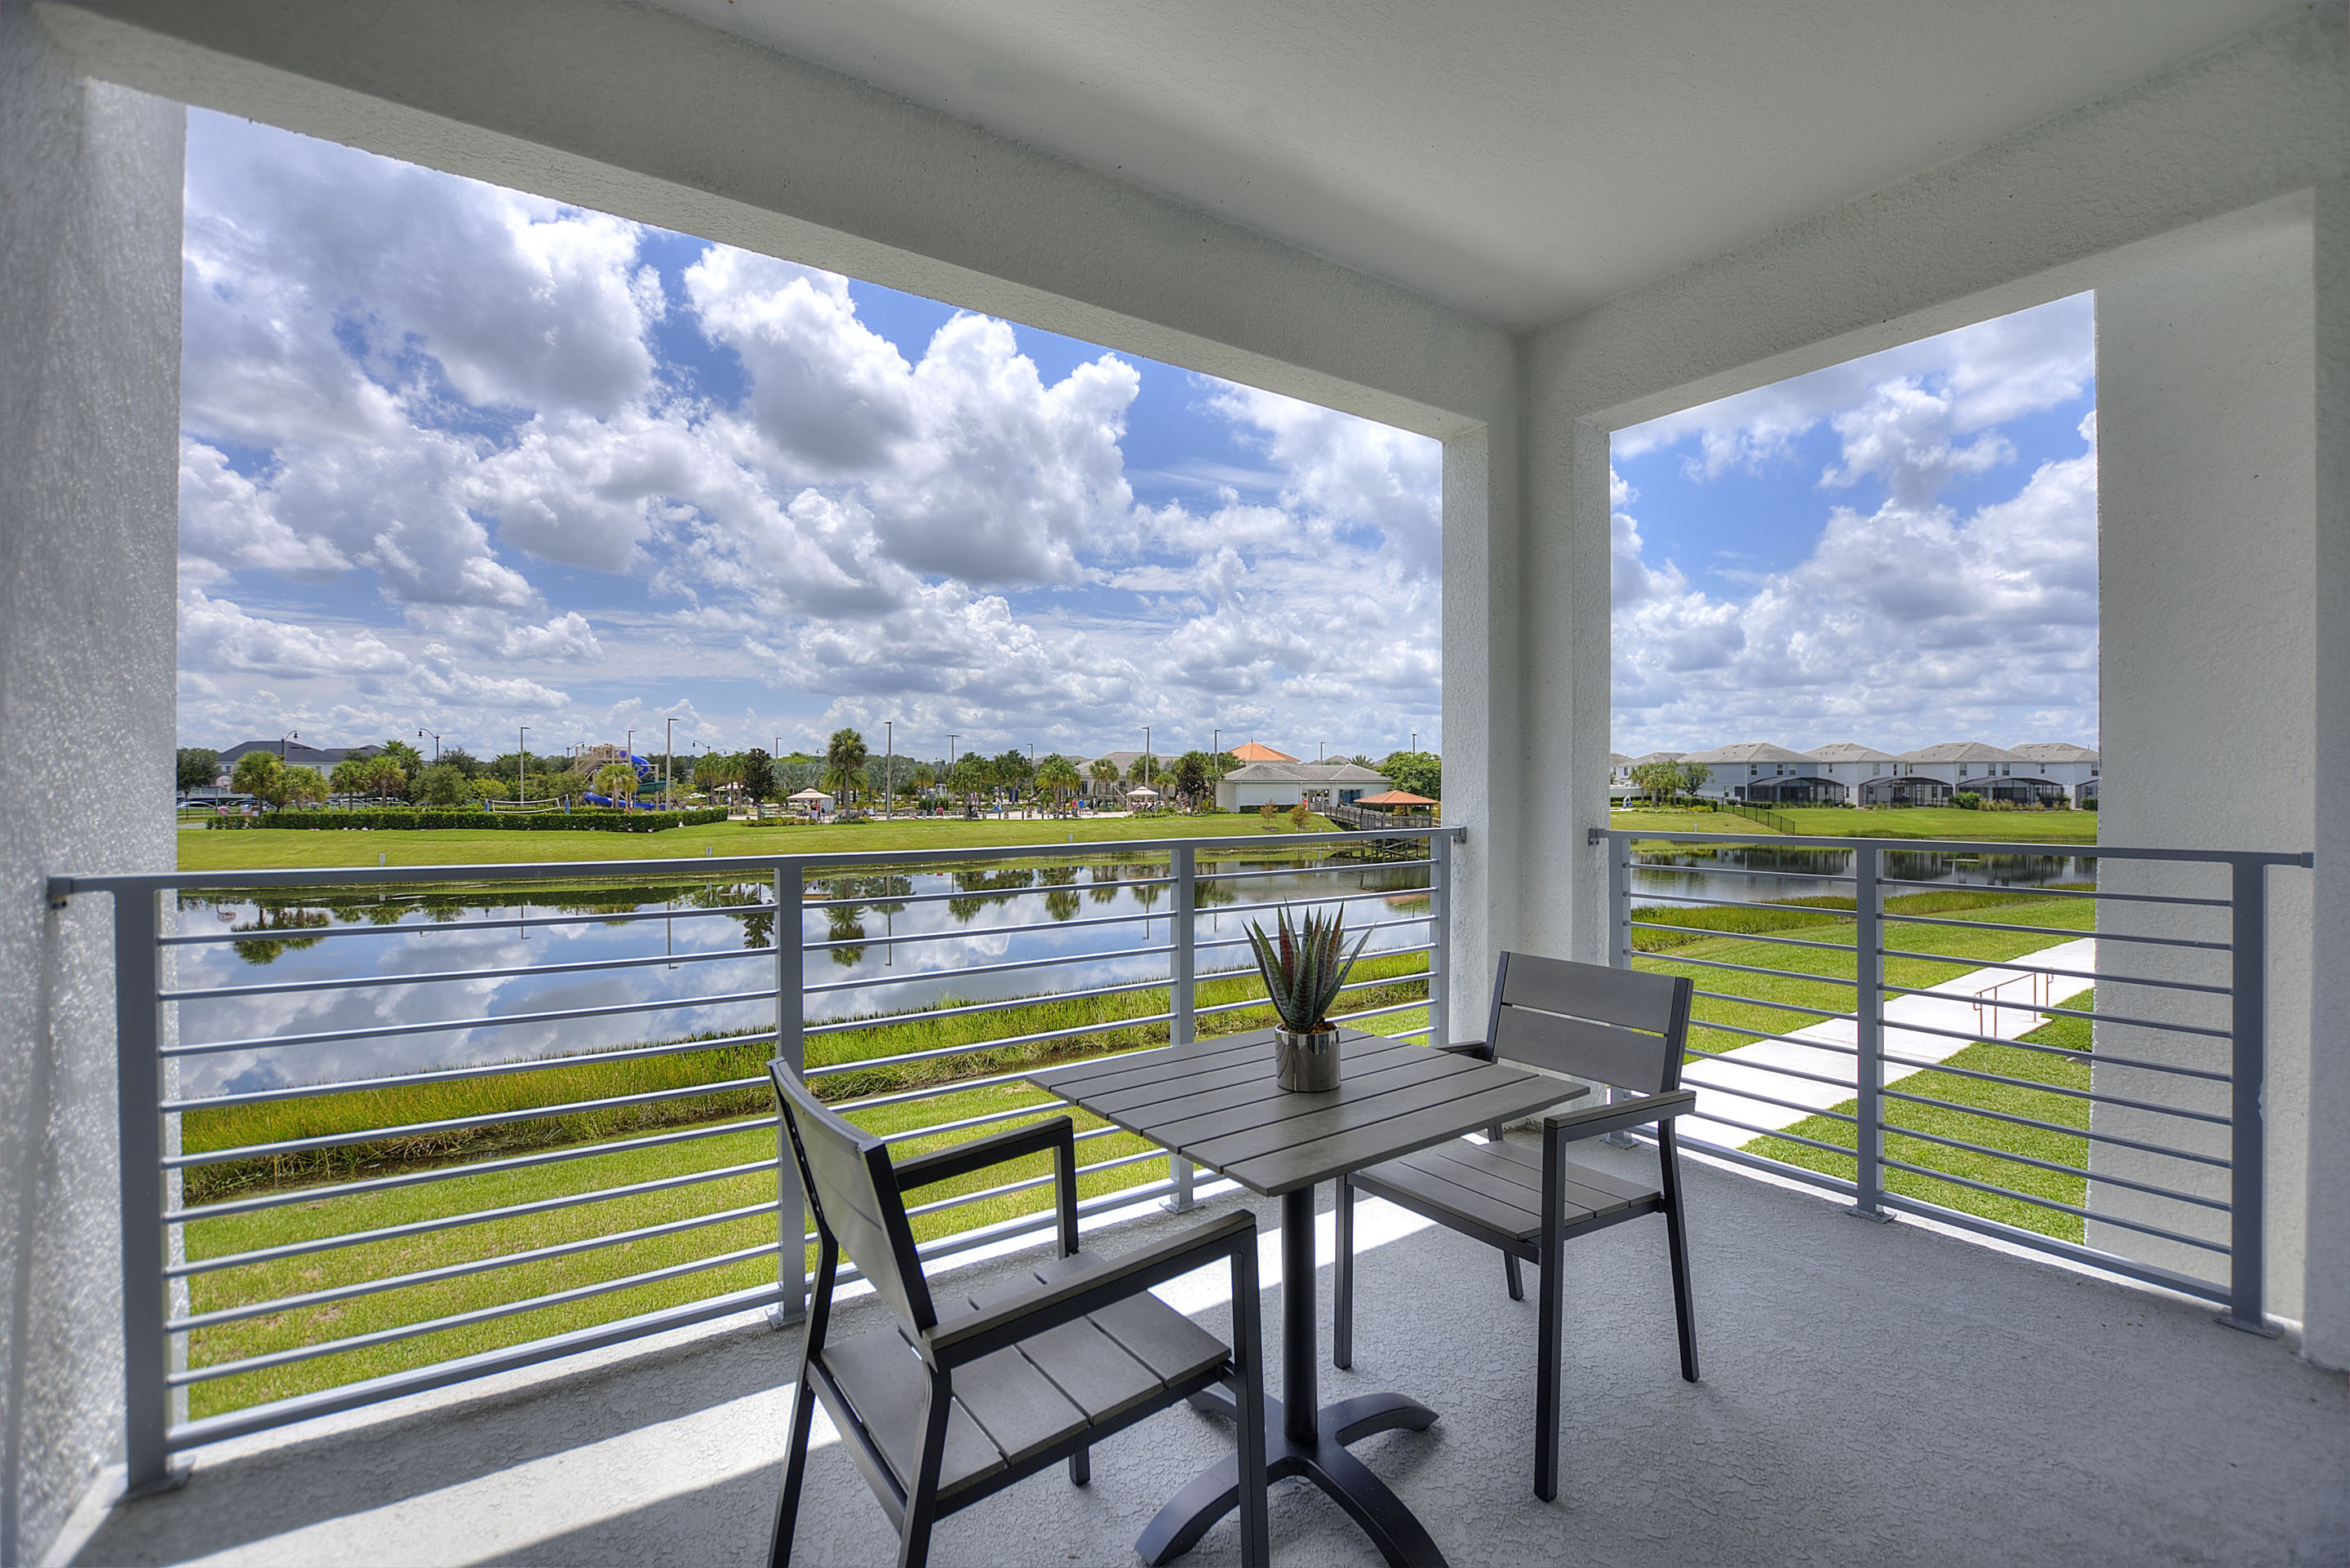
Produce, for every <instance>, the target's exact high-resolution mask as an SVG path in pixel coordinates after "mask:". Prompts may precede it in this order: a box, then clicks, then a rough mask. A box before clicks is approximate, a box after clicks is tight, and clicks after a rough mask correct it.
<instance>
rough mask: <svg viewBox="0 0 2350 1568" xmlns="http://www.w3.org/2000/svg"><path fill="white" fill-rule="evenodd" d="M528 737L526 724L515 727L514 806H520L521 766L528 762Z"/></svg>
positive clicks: (528, 732) (521, 789) (528, 729)
mask: <svg viewBox="0 0 2350 1568" xmlns="http://www.w3.org/2000/svg"><path fill="white" fill-rule="evenodd" d="M529 735H530V726H529V725H528V724H516V725H515V805H521V804H522V799H523V784H522V773H523V764H524V763H526V762H528V761H529V760H530V747H529V746H528V745H527V744H526V743H525V742H527V740H528V738H529Z"/></svg>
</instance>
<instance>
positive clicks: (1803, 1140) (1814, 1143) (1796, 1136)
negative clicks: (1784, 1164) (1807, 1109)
mask: <svg viewBox="0 0 2350 1568" xmlns="http://www.w3.org/2000/svg"><path fill="white" fill-rule="evenodd" d="M1700 1119H1701V1120H1704V1121H1709V1122H1712V1123H1714V1124H1715V1125H1716V1126H1719V1127H1736V1128H1737V1129H1738V1130H1739V1131H1741V1132H1751V1133H1752V1134H1754V1135H1755V1136H1756V1137H1775V1138H1784V1139H1785V1140H1786V1141H1787V1142H1789V1143H1800V1144H1805V1145H1808V1146H1809V1147H1813V1148H1816V1149H1819V1150H1821V1151H1822V1152H1824V1153H1827V1154H1840V1155H1843V1156H1844V1157H1845V1158H1846V1159H1850V1158H1852V1150H1850V1149H1848V1148H1846V1147H1844V1145H1842V1144H1840V1143H1822V1142H1821V1141H1820V1140H1819V1139H1818V1138H1815V1137H1804V1136H1803V1135H1802V1134H1800V1133H1791V1132H1788V1131H1785V1130H1784V1129H1783V1128H1780V1127H1756V1126H1755V1125H1754V1124H1753V1123H1752V1122H1742V1121H1739V1120H1737V1119H1736V1118H1734V1117H1731V1116H1704V1117H1701V1118H1700ZM1679 1142H1680V1144H1681V1146H1682V1147H1685V1148H1686V1147H1695V1148H1706V1149H1729V1148H1731V1147H1733V1146H1731V1145H1729V1144H1710V1143H1708V1142H1706V1141H1705V1140H1704V1139H1702V1138H1694V1137H1690V1138H1682V1139H1680V1140H1679ZM1738 1152H1739V1153H1741V1154H1743V1153H1745V1151H1744V1150H1743V1149H1740V1150H1738ZM1748 1158H1752V1159H1757V1160H1760V1159H1762V1158H1763V1157H1762V1156H1760V1155H1752V1156H1749V1157H1748ZM1765 1163H1767V1164H1768V1165H1769V1166H1770V1167H1771V1168H1774V1169H1775V1168H1777V1166H1778V1162H1777V1161H1776V1160H1771V1161H1767V1162H1765ZM1802 1168H1803V1167H1801V1166H1796V1167H1794V1169H1797V1170H1801V1169H1802ZM1822 1174H1823V1175H1825V1173H1824V1172H1823V1173H1822ZM1826 1179H1828V1180H1831V1181H1833V1180H1835V1178H1834V1177H1827V1178H1826ZM1848 1185H1849V1184H1847V1186H1848Z"/></svg>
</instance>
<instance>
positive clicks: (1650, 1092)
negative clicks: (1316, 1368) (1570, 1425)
mask: <svg viewBox="0 0 2350 1568" xmlns="http://www.w3.org/2000/svg"><path fill="white" fill-rule="evenodd" d="M1690 992H1691V986H1690V981H1688V980H1686V979H1683V978H1679V977H1674V976H1668V975H1659V974H1638V973H1635V972H1633V971H1630V970H1620V969H1609V968H1606V967H1604V966H1602V965H1598V964H1586V963H1573V962H1569V961H1565V960H1563V959H1549V958H1540V957H1536V956H1534V955H1533V954H1529V953H1507V952H1505V953H1503V955H1502V959H1501V963H1500V965H1499V968H1498V970H1497V971H1496V972H1495V974H1494V976H1493V1009H1492V1016H1491V1019H1490V1022H1489V1023H1488V1026H1487V1029H1486V1034H1485V1038H1484V1039H1482V1040H1479V1041H1472V1042H1468V1043H1464V1044H1452V1045H1446V1046H1441V1047H1439V1048H1440V1049H1441V1050H1445V1051H1451V1052H1454V1053H1457V1054H1461V1055H1466V1056H1474V1057H1476V1058H1478V1059H1479V1060H1481V1061H1486V1062H1510V1063H1515V1064H1519V1065H1521V1066H1527V1067H1536V1068H1541V1069H1543V1070H1544V1071H1547V1072H1553V1073H1560V1074H1565V1075H1568V1076H1570V1077H1575V1078H1582V1079H1586V1080H1588V1081H1590V1082H1592V1083H1598V1084H1606V1085H1610V1086H1611V1087H1613V1088H1617V1089H1620V1090H1628V1091H1631V1092H1632V1093H1633V1094H1634V1096H1635V1097H1634V1098H1632V1099H1630V1100H1627V1101H1618V1102H1617V1103H1615V1104H1612V1105H1604V1106H1588V1107H1586V1108H1582V1109H1577V1110H1566V1111H1554V1112H1551V1113H1550V1114H1549V1115H1547V1116H1544V1118H1543V1147H1542V1154H1541V1156H1540V1158H1536V1157H1535V1156H1534V1155H1533V1154H1532V1153H1531V1152H1530V1151H1528V1150H1526V1149H1524V1148H1521V1147H1516V1146H1514V1145H1512V1144H1510V1143H1507V1142H1505V1141H1503V1137H1502V1129H1501V1128H1499V1127H1492V1128H1489V1129H1488V1130H1487V1134H1486V1139H1485V1141H1484V1142H1483V1143H1471V1142H1470V1141H1468V1140H1467V1139H1465V1138H1464V1139H1455V1140H1454V1141H1452V1142H1451V1143H1445V1144H1439V1145H1438V1146H1436V1147H1433V1148H1427V1149H1422V1150H1421V1151H1419V1153H1417V1154H1409V1155H1405V1156H1404V1157H1403V1158H1400V1159H1391V1160H1388V1161H1387V1162H1386V1163H1384V1164H1381V1165H1375V1166H1372V1167H1370V1168H1367V1169H1365V1170H1359V1171H1357V1172H1355V1173H1354V1174H1353V1175H1351V1176H1346V1177H1341V1178H1340V1179H1339V1181H1338V1204H1337V1209H1338V1212H1337V1231H1338V1238H1337V1241H1338V1247H1337V1251H1338V1278H1337V1289H1336V1302H1335V1304H1334V1307H1333V1318H1334V1321H1333V1324H1332V1333H1331V1357H1330V1358H1331V1361H1332V1363H1333V1364H1334V1365H1336V1366H1341V1367H1345V1366H1352V1365H1353V1364H1354V1347H1355V1319H1354V1310H1355V1247H1354V1233H1355V1227H1354V1208H1355V1194H1356V1193H1357V1192H1362V1193H1367V1194H1369V1195H1370V1196H1372V1197H1375V1198H1384V1199H1387V1200H1388V1202H1390V1203H1394V1204H1397V1205H1399V1206H1400V1207H1402V1208H1405V1209H1408V1210H1411V1211H1412V1212H1413V1213H1415V1214H1419V1215H1421V1216H1423V1217H1425V1218H1427V1219H1430V1220H1435V1221H1436V1222H1437V1223H1438V1224H1440V1225H1442V1226H1445V1227H1447V1228H1448V1229H1451V1230H1453V1231H1459V1232H1461V1234H1462V1235H1464V1236H1471V1237H1474V1238H1475V1239H1476V1240H1478V1241H1483V1242H1485V1243H1486V1244H1487V1245H1489V1246H1492V1247H1495V1248H1498V1249H1500V1251H1501V1253H1502V1258H1503V1273H1504V1276H1505V1278H1506V1279H1507V1281H1508V1284H1509V1290H1510V1299H1511V1300H1512V1301H1523V1300H1524V1299H1525V1287H1524V1285H1523V1283H1522V1282H1521V1281H1520V1279H1519V1274H1518V1265H1519V1262H1520V1261H1521V1260H1523V1261H1524V1262H1530V1263H1533V1264H1534V1266H1535V1267H1536V1268H1538V1269H1540V1270H1541V1271H1542V1282H1541V1289H1542V1301H1541V1303H1540V1306H1539V1309H1538V1311H1537V1314H1536V1317H1537V1327H1536V1330H1535V1333H1536V1334H1537V1336H1538V1338H1537V1346H1536V1351H1535V1368H1536V1369H1535V1386H1534V1495H1535V1496H1537V1497H1539V1498H1541V1499H1542V1500H1543V1501H1545V1502H1547V1501H1551V1500H1552V1499H1554V1498H1555V1497H1556V1496H1557V1495H1558V1421H1559V1397H1560V1388H1559V1378H1560V1363H1559V1356H1560V1346H1559V1335H1560V1333H1561V1330H1562V1324H1561V1319H1562V1317H1563V1316H1564V1314H1565V1295H1566V1293H1565V1281H1564V1279H1563V1278H1562V1274H1561V1270H1560V1269H1559V1268H1558V1267H1557V1266H1556V1265H1555V1262H1554V1260H1555V1259H1557V1258H1558V1256H1559V1254H1560V1251H1561V1250H1562V1249H1563V1247H1564V1246H1565V1243H1566V1242H1568V1241H1572V1240H1574V1239H1575V1237H1577V1236H1581V1235H1585V1234H1586V1233H1588V1232H1590V1231H1600V1230H1605V1229H1606V1228H1607V1227H1608V1226H1611V1225H1620V1224H1622V1223H1623V1222H1624V1221H1625V1220H1637V1219H1638V1218H1640V1217H1641V1216H1642V1215H1645V1214H1662V1215H1663V1216H1664V1217H1665V1237H1666V1249H1667V1252H1668V1254H1669V1258H1670V1261H1671V1267H1672V1276H1673V1308H1674V1315H1675V1317H1676V1319H1677V1320H1678V1324H1679V1330H1680V1351H1681V1376H1683V1377H1686V1378H1688V1379H1689V1380H1690V1382H1692V1383H1694V1382H1696V1381H1697V1324H1696V1320H1695V1318H1694V1316H1693V1315H1692V1313H1691V1310H1690V1271H1689V1239H1688V1235H1687V1232H1686V1230H1685V1228H1684V1227H1683V1225H1682V1222H1681V1181H1680V1155H1679V1147H1678V1145H1677V1144H1676V1142H1675V1137H1674V1131H1673V1120H1672V1118H1673V1117H1675V1116H1682V1115H1685V1114H1687V1113H1688V1112H1690V1111H1691V1110H1693V1109H1695V1108H1696V1105H1697V1096H1696V1095H1695V1094H1694V1093H1693V1092H1691V1091H1690V1090H1687V1089H1684V1088H1682V1087H1680V1074H1681V1056H1682V1054H1683V1051H1684V1049H1685V1047H1686V1044H1687V1041H1688V1036H1689V1016H1690ZM1652 1123H1653V1124H1654V1125H1655V1127H1656V1128H1657V1147H1658V1160H1657V1164H1658V1176H1659V1181H1658V1185H1656V1186H1654V1187H1650V1186H1647V1185H1644V1184H1642V1183H1639V1182H1634V1181H1627V1180H1625V1179H1622V1178H1620V1177H1617V1176H1612V1175H1609V1174H1607V1172H1605V1171H1598V1170H1593V1169H1590V1168H1587V1167H1586V1166H1582V1165H1577V1164H1575V1163H1573V1162H1571V1161H1569V1160H1567V1159H1565V1158H1564V1154H1563V1151H1564V1150H1565V1147H1566V1146H1567V1145H1568V1144H1570V1143H1573V1142H1576V1141H1578V1140H1580V1139H1584V1138H1590V1137H1600V1136H1602V1135H1604V1134H1607V1133H1622V1132H1626V1131H1628V1130H1629V1129H1631V1128H1633V1127H1644V1126H1648V1125H1649V1124H1652Z"/></svg>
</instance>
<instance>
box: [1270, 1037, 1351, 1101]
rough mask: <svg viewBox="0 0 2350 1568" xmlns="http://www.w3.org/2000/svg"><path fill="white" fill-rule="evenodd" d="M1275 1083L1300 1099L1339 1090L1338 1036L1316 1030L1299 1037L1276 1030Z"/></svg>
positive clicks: (1274, 1049)
mask: <svg viewBox="0 0 2350 1568" xmlns="http://www.w3.org/2000/svg"><path fill="white" fill-rule="evenodd" d="M1273 1062H1274V1082H1276V1083H1278V1084H1279V1085H1281V1086H1282V1087H1283V1088H1284V1089H1292V1090H1295V1091H1296V1092H1297V1093H1298V1094H1301V1095H1318V1094H1324V1093H1326V1092H1327V1091H1329V1090H1331V1089H1335V1088H1336V1087H1337V1086H1338V1032H1337V1031H1336V1029H1317V1030H1315V1031H1314V1032H1313V1033H1310V1034H1298V1033H1292V1032H1291V1031H1289V1030H1286V1029H1283V1028H1280V1027H1278V1026H1276V1027H1275V1028H1274V1032H1273Z"/></svg>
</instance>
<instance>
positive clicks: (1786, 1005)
mask: <svg viewBox="0 0 2350 1568" xmlns="http://www.w3.org/2000/svg"><path fill="white" fill-rule="evenodd" d="M1690 995H1691V996H1702V997H1704V998H1706V999H1707V1000H1709V1001H1712V1002H1742V1003H1743V1004H1745V1005H1746V1006H1748V1007H1760V1008H1763V1009H1764V1010H1766V1011H1768V1012H1802V1013H1807V1014H1809V1015H1810V1016H1812V1017H1814V1018H1824V1019H1825V1018H1833V1019H1841V1020H1843V1021H1844V1022H1846V1023H1851V1022H1852V1013H1851V1012H1848V1011H1847V1012H1837V1011H1835V1010H1834V1009H1832V1008H1826V1007H1803V1006H1799V1005H1797V1004H1796V1003H1794V1002H1765V1001H1763V999H1762V998H1761V997H1759V996H1740V995H1738V994H1737V993H1735V992H1728V991H1699V990H1697V989H1695V988H1694V987H1692V988H1691V989H1690Z"/></svg>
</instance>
